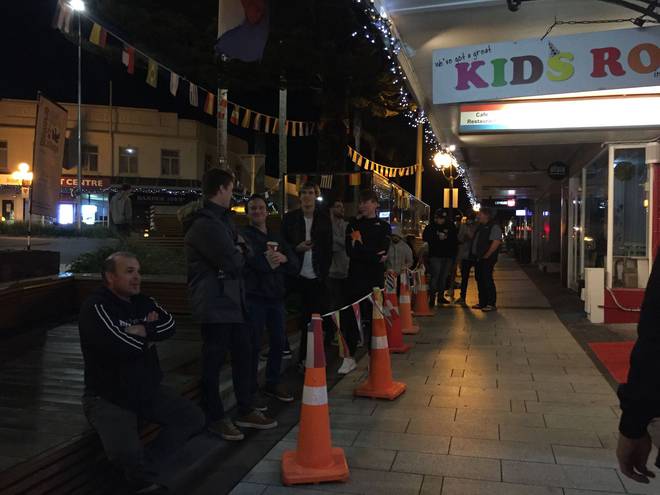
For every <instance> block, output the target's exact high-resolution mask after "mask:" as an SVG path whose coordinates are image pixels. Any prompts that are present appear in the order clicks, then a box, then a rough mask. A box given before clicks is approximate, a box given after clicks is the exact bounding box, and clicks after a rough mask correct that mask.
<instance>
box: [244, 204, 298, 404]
mask: <svg viewBox="0 0 660 495" xmlns="http://www.w3.org/2000/svg"><path fill="white" fill-rule="evenodd" d="M267 208H268V207H267V205H266V200H265V199H264V197H263V196H260V195H258V194H254V195H252V196H251V197H250V199H249V200H248V203H247V216H248V219H249V221H250V225H248V226H247V227H245V228H244V229H243V231H242V233H243V237H245V240H246V241H247V243H248V244H249V246H250V256H248V258H247V263H246V265H245V268H244V269H243V276H244V277H245V292H246V301H247V310H248V320H249V322H250V324H251V325H252V336H253V339H254V341H253V346H252V378H251V383H252V392H253V393H256V392H257V388H258V386H257V371H258V368H259V348H260V344H261V336H262V334H263V330H264V328H267V329H268V333H269V343H270V344H269V351H268V362H267V364H266V388H265V390H264V391H265V393H266V395H269V396H271V397H275V398H276V399H278V400H281V401H282V402H291V401H293V396H292V395H291V394H290V393H289V392H288V391H287V390H286V388H285V387H284V385H283V384H281V383H280V372H281V368H282V351H283V350H284V340H285V337H286V334H285V319H286V312H285V308H284V297H285V296H286V288H285V286H284V277H285V276H286V275H290V276H293V275H296V274H297V273H298V270H299V269H300V267H299V265H298V259H297V258H296V256H295V254H294V253H293V250H292V249H291V247H290V246H289V245H288V244H287V243H286V242H285V241H284V239H282V237H281V236H280V235H278V234H276V233H274V232H272V231H269V230H268V228H267V226H266V219H267V218H268V209H267Z"/></svg>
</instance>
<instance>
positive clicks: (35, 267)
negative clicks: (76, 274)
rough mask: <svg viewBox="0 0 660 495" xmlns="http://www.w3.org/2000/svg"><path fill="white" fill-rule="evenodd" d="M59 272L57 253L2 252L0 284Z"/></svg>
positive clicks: (58, 254)
mask: <svg viewBox="0 0 660 495" xmlns="http://www.w3.org/2000/svg"><path fill="white" fill-rule="evenodd" d="M59 271H60V253H59V252H57V251H14V250H11V251H10V250H7V251H0V283H6V282H13V281H16V280H24V279H28V278H37V277H48V276H49V275H57V274H58V273H59Z"/></svg>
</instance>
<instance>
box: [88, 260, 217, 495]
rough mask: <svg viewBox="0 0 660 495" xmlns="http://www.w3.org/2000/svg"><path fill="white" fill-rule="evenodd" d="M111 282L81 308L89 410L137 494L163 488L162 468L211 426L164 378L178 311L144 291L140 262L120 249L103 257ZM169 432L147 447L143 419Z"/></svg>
mask: <svg viewBox="0 0 660 495" xmlns="http://www.w3.org/2000/svg"><path fill="white" fill-rule="evenodd" d="M101 275H102V278H103V287H100V288H99V289H97V290H96V291H94V292H93V293H92V294H91V295H90V297H89V298H88V299H87V300H86V301H85V302H84V304H83V305H82V308H81V310H80V316H79V331H80V347H81V349H82V354H83V358H84V362H85V392H84V396H83V409H84V412H85V416H86V417H87V419H88V421H89V423H90V424H91V425H92V427H93V428H94V429H95V430H96V431H97V433H98V434H99V437H100V438H101V442H102V443H103V448H104V449H105V452H106V454H107V456H108V458H109V459H110V461H111V462H113V463H114V464H116V465H117V466H118V467H119V468H120V469H121V471H122V472H123V474H124V476H125V478H126V481H127V482H128V484H129V487H130V489H131V490H132V491H133V492H134V493H159V492H161V491H162V490H163V489H164V488H163V487H161V486H160V484H159V483H158V479H159V475H160V473H159V470H160V468H161V467H162V465H163V462H164V461H166V460H167V459H168V457H169V456H171V455H172V454H174V453H176V452H177V451H178V450H180V448H181V447H182V446H183V445H184V444H185V442H186V441H187V440H188V439H189V438H190V437H191V436H192V435H194V434H196V433H198V432H199V431H201V430H202V428H203V427H204V420H205V418H204V414H203V413H202V411H201V410H200V409H199V408H198V407H197V406H195V405H194V404H193V403H192V402H190V401H188V400H187V399H184V398H182V397H180V396H179V395H178V394H177V393H176V391H174V390H173V389H171V388H169V387H166V386H164V385H162V384H161V380H162V378H163V373H162V371H161V369H160V364H159V361H158V352H157V350H156V342H158V341H161V340H165V339H167V338H169V337H171V336H172V335H174V331H175V321H174V318H173V317H172V315H170V314H169V313H168V312H167V311H165V310H164V309H163V308H162V307H161V306H160V305H159V304H158V303H157V302H156V301H155V300H154V299H152V298H150V297H147V296H145V295H144V294H141V293H140V281H141V279H140V263H139V262H138V260H137V258H136V257H135V255H133V254H131V253H127V252H117V253H114V254H112V255H110V256H109V257H108V258H107V259H106V260H105V262H104V264H103V269H102V273H101ZM141 420H146V421H149V422H152V423H156V424H159V425H160V426H161V431H160V433H159V435H158V437H157V438H156V439H155V440H154V441H153V442H152V443H151V444H150V447H151V448H148V449H147V451H146V452H143V450H142V444H141V442H140V435H139V431H138V424H139V421H141Z"/></svg>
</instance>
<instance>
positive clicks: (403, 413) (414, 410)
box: [372, 402, 456, 421]
mask: <svg viewBox="0 0 660 495" xmlns="http://www.w3.org/2000/svg"><path fill="white" fill-rule="evenodd" d="M372 416H373V417H374V418H379V419H413V418H415V419H427V420H434V421H454V419H455V418H456V409H453V408H440V407H412V406H404V407H392V406H391V404H389V403H385V402H383V403H381V404H378V405H377V406H376V410H375V411H374V413H373V415H372Z"/></svg>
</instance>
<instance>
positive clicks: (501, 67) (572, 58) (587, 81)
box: [432, 26, 660, 104]
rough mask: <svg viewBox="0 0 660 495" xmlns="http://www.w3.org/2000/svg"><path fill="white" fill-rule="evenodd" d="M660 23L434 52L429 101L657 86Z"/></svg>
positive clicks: (659, 79)
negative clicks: (640, 27)
mask: <svg viewBox="0 0 660 495" xmlns="http://www.w3.org/2000/svg"><path fill="white" fill-rule="evenodd" d="M658 45H660V26H656V27H645V28H643V29H639V28H635V29H618V30H612V31H601V32H596V33H581V34H575V35H568V36H556V37H551V38H546V39H544V40H540V39H538V38H534V39H526V40H521V41H509V42H504V43H483V44H480V45H472V46H463V47H457V48H443V49H440V50H435V51H434V52H433V69H432V70H433V103H434V104H443V103H458V102H468V101H487V100H498V99H503V98H514V97H521V96H539V95H557V94H564V93H578V92H583V91H598V90H605V89H616V88H634V87H645V86H658V85H660V73H659V72H658V69H660V48H659V47H658Z"/></svg>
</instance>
